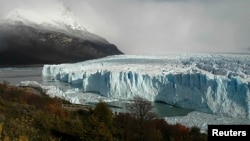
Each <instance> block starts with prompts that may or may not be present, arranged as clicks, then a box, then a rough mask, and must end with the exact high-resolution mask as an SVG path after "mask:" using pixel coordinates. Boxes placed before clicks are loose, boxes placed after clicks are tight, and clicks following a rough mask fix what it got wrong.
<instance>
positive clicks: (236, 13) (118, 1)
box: [0, 0, 250, 54]
mask: <svg viewBox="0 0 250 141" xmlns="http://www.w3.org/2000/svg"><path fill="white" fill-rule="evenodd" d="M62 2H64V3H65V5H67V6H68V7H69V8H70V9H71V10H72V12H73V13H74V14H75V15H76V16H77V17H78V18H79V19H80V21H81V22H82V24H83V25H84V26H85V27H86V28H87V29H88V30H89V31H90V32H93V33H95V34H98V35H100V36H102V37H104V38H106V39H107V40H108V41H109V42H111V43H114V44H115V45H117V47H118V48H119V49H120V50H121V51H123V52H124V53H125V54H166V53H169V52H245V51H247V50H248V51H249V49H250V0H0V17H3V16H4V15H6V14H7V13H8V12H9V11H11V10H12V9H14V8H17V7H18V8H24V9H31V10H34V11H36V10H40V11H44V10H46V12H48V13H51V12H54V9H56V8H55V7H58V6H59V5H61V4H62Z"/></svg>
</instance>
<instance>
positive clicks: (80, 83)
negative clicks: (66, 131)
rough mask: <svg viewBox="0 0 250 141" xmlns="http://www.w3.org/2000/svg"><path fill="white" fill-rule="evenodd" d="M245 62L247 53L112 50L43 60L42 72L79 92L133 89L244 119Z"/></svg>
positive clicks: (116, 94) (249, 70)
mask: <svg viewBox="0 0 250 141" xmlns="http://www.w3.org/2000/svg"><path fill="white" fill-rule="evenodd" d="M249 63H250V56H249V55H247V54H180V55H166V56H133V55H132V56H128V55H117V56H110V57H105V58H101V59H94V60H89V61H84V62H79V63H74V64H61V65H45V66H44V67H43V76H45V77H47V76H49V77H48V78H49V81H51V80H50V79H52V80H58V81H62V82H64V83H69V84H71V85H72V86H73V87H80V88H81V89H80V90H81V92H82V93H88V92H92V93H96V94H99V95H102V96H104V97H107V98H115V99H125V100H126V99H132V98H133V97H134V96H136V95H137V96H138V95H139V96H141V97H143V98H145V99H147V100H150V101H160V102H164V103H167V104H170V105H174V106H178V107H182V108H186V109H192V110H196V111H201V112H206V113H212V114H218V115H224V116H229V117H238V118H248V119H250V110H249V105H250V101H249V97H250V64H249ZM97 86H98V87H97ZM71 91H72V90H71ZM76 93H77V92H76ZM78 93H79V92H78ZM62 96H63V97H66V98H67V99H70V97H71V96H72V95H67V91H66V92H65V94H62ZM82 98H83V97H82V94H79V96H78V97H76V95H74V96H73V97H72V100H74V101H76V102H81V101H84V100H82Z"/></svg>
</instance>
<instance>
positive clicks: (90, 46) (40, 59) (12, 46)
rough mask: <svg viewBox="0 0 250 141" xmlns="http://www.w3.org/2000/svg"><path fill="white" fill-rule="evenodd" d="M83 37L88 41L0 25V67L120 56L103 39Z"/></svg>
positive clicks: (52, 32)
mask: <svg viewBox="0 0 250 141" xmlns="http://www.w3.org/2000/svg"><path fill="white" fill-rule="evenodd" d="M84 34H85V35H86V36H87V37H88V38H86V39H84V38H80V37H76V36H72V35H70V34H67V33H63V32H57V31H49V30H44V29H39V28H34V27H32V26H27V25H22V24H18V25H14V24H2V25H0V66H13V65H34V64H54V63H70V62H78V61H84V60H89V59H95V58H100V57H105V56H109V55H117V54H123V53H122V52H121V51H120V50H118V48H117V47H116V46H115V45H113V44H110V43H109V42H107V41H106V40H105V39H103V38H101V37H99V36H97V35H95V34H92V33H89V32H85V33H84ZM90 37H91V38H90Z"/></svg>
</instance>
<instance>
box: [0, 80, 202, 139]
mask: <svg viewBox="0 0 250 141" xmlns="http://www.w3.org/2000/svg"><path fill="white" fill-rule="evenodd" d="M69 104H70V103H69V102H67V101H64V100H62V99H58V98H50V97H48V96H47V95H46V94H45V93H43V91H42V90H37V89H34V88H30V87H16V86H11V85H8V84H7V83H0V140H3V141H66V140H68V141H69V140H74V141H206V140H207V135H206V134H203V133H200V130H199V128H197V127H192V128H187V127H185V126H183V125H181V124H176V125H170V124H168V123H167V122H166V121H165V120H164V119H160V118H157V117H155V116H154V114H153V113H151V112H150V108H151V106H150V105H149V104H148V103H147V101H144V100H143V99H140V98H139V99H138V98H137V99H135V100H134V103H132V107H131V106H130V110H131V112H130V113H112V111H111V110H110V109H109V108H108V107H107V105H106V104H105V103H104V102H99V103H98V104H97V105H96V106H95V107H93V108H91V107H89V108H83V109H81V108H76V109H72V108H71V110H69V108H65V107H64V106H63V105H69ZM136 105H137V106H136ZM138 110H142V112H137V111H138Z"/></svg>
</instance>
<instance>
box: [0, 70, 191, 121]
mask: <svg viewBox="0 0 250 141" xmlns="http://www.w3.org/2000/svg"><path fill="white" fill-rule="evenodd" d="M3 81H7V82H8V83H10V84H12V85H17V84H19V83H20V82H21V81H36V82H38V83H40V84H43V85H61V86H65V87H64V89H67V88H70V86H69V85H68V84H65V83H62V82H47V81H46V80H44V79H43V77H42V67H18V68H0V82H3ZM58 83H61V84H58ZM93 95H95V94H93ZM107 104H108V105H109V106H110V108H111V109H112V110H113V111H116V112H126V108H125V107H126V102H124V101H113V102H109V103H107ZM152 104H153V106H154V112H155V113H156V114H157V115H158V116H159V117H174V116H186V115H187V114H188V113H190V112H191V110H187V109H183V108H179V107H174V106H171V105H167V104H165V103H160V102H153V103H152Z"/></svg>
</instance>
